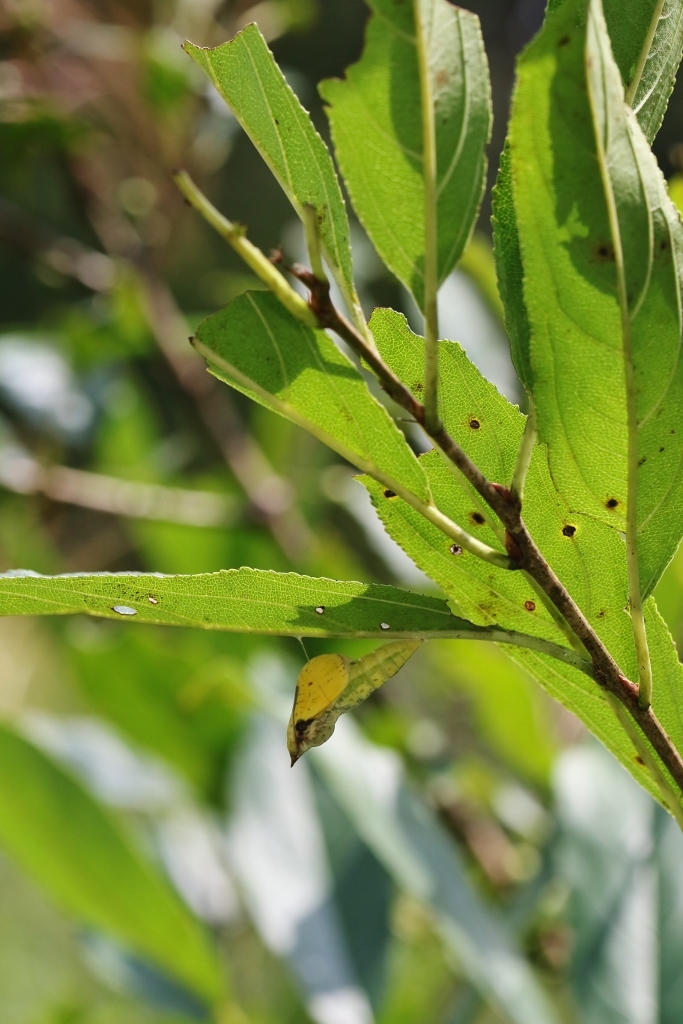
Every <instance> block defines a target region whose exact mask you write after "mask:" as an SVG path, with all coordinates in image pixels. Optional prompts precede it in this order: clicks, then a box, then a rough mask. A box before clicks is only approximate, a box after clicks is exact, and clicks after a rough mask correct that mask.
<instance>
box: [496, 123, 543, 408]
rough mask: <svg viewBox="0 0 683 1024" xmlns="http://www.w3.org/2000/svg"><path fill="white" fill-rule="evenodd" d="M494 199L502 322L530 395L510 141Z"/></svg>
mask: <svg viewBox="0 0 683 1024" xmlns="http://www.w3.org/2000/svg"><path fill="white" fill-rule="evenodd" d="M492 198H493V216H492V218H491V224H492V226H493V252H494V256H495V258H496V273H497V276H498V291H499V292H500V298H501V301H502V303H503V309H504V314H503V321H504V323H505V329H506V330H507V333H508V337H509V339H510V355H511V356H512V362H513V365H514V367H515V370H516V371H517V376H518V377H519V379H520V382H521V383H522V384H523V385H524V387H525V388H526V389H527V391H528V392H531V391H533V374H532V369H531V357H530V354H529V347H530V343H531V341H530V339H531V329H530V327H529V317H528V316H527V311H526V304H525V302H524V266H523V263H522V253H521V250H520V247H519V231H518V229H517V214H516V213H515V197H514V194H513V186H512V168H511V164H510V144H509V141H508V142H506V143H505V148H504V149H503V153H502V155H501V158H500V170H499V171H498V178H497V180H496V184H495V186H494V189H493V197H492Z"/></svg>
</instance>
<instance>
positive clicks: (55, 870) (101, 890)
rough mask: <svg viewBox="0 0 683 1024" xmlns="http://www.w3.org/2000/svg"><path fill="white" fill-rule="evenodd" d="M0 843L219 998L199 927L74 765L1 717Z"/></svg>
mask: <svg viewBox="0 0 683 1024" xmlns="http://www.w3.org/2000/svg"><path fill="white" fill-rule="evenodd" d="M0 844H2V847H3V848H4V849H5V850H6V851H7V853H8V854H10V856H12V857H13V858H14V859H15V860H16V861H17V863H18V864H20V865H21V867H22V868H23V869H24V870H25V871H26V872H28V874H30V875H31V876H32V877H33V878H34V879H35V880H36V881H37V882H38V883H39V884H40V885H42V886H43V888H44V889H46V890H47V892H48V893H49V894H50V895H51V896H52V897H53V898H54V899H55V900H56V902H57V903H58V904H59V905H60V906H61V907H62V908H63V909H64V910H65V911H66V912H67V913H68V914H71V915H73V916H74V917H76V918H77V919H78V920H79V921H80V922H81V923H83V924H85V925H88V926H89V927H94V928H98V929H102V930H103V931H105V932H107V933H109V934H110V935H111V936H112V937H114V938H116V939H117V940H119V941H120V942H122V943H124V944H125V945H126V946H127V947H129V948H130V949H132V950H134V951H135V952H137V953H139V954H141V955H142V956H144V957H146V958H149V960H150V961H152V963H154V964H155V965H156V966H157V967H159V968H161V969H162V970H164V971H166V972H168V973H170V974H171V975H172V976H173V977H175V978H177V979H178V980H179V981H181V982H182V983H184V984H185V985H187V986H189V987H190V988H191V989H192V990H193V991H194V992H196V993H197V994H198V995H200V996H202V997H203V998H204V999H205V1000H207V1001H208V1002H210V1003H212V1002H215V1000H216V999H217V998H218V996H219V995H220V991H221V986H222V982H221V978H220V973H219V970H218V964H217V960H216V959H215V957H214V954H213V952H212V950H211V948H210V946H209V944H208V942H207V940H206V937H205V935H204V933H203V932H202V929H201V928H200V926H199V924H198V923H197V921H196V920H195V919H194V918H193V917H192V916H191V914H190V913H189V911H188V910H187V909H186V908H185V907H184V905H183V904H182V903H181V902H180V900H179V899H178V897H176V896H175V895H174V893H173V892H172V891H171V889H170V888H169V887H168V886H167V885H166V884H165V883H164V882H163V881H162V879H161V878H160V877H159V875H158V874H157V873H156V872H155V871H154V870H153V869H152V867H151V866H150V865H149V864H148V863H147V862H146V861H145V860H143V858H142V857H141V856H140V855H139V854H138V853H137V851H136V850H135V849H134V848H133V847H132V846H131V844H130V842H129V841H128V839H127V838H126V836H125V834H124V833H123V831H122V830H121V829H120V827H119V826H118V825H117V823H116V822H115V821H114V819H112V818H111V817H110V816H109V814H108V813H107V812H106V811H105V810H104V809H103V808H102V806H101V805H100V804H98V803H97V802H96V801H95V800H94V799H93V797H92V796H90V794H89V793H87V792H86V790H84V789H83V788H82V787H81V785H80V784H79V783H78V782H76V781H75V779H74V778H72V777H71V775H69V774H68V773H67V772H65V771H64V770H63V769H62V768H60V767H58V766H57V765H56V764H55V763H54V762H53V761H52V760H50V759H49V758H48V757H47V756H46V755H45V754H43V753H42V752H41V751H40V750H38V749H37V748H36V747H35V746H33V744H31V743H29V742H28V741H27V740H26V739H24V738H23V737H22V736H20V735H19V734H18V733H17V732H15V731H14V730H13V729H11V728H10V727H9V726H7V725H0Z"/></svg>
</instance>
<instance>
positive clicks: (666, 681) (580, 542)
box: [363, 310, 683, 799]
mask: <svg viewBox="0 0 683 1024" xmlns="http://www.w3.org/2000/svg"><path fill="white" fill-rule="evenodd" d="M370 327H371V330H372V332H373V335H374V338H375V341H376V344H377V347H378V349H379V351H380V354H381V355H382V356H383V358H384V359H385V360H386V361H387V362H388V363H389V365H390V366H391V367H392V369H393V370H394V372H395V373H396V374H397V375H398V376H399V377H400V378H401V379H402V380H403V382H404V383H405V384H407V385H408V386H409V387H410V388H411V390H413V391H414V392H415V393H416V394H419V392H420V388H421V386H422V376H421V375H422V374H423V372H424V370H423V361H422V351H423V342H422V339H421V338H419V337H418V336H416V335H414V334H412V332H411V331H410V330H409V328H408V326H407V324H406V322H405V319H404V318H403V317H402V316H400V314H398V313H394V312H393V311H391V310H376V311H375V313H374V314H373V317H372V319H371V321H370ZM439 368H440V382H439V383H440V389H441V395H442V401H443V409H444V422H445V426H446V428H447V430H448V431H449V433H450V434H451V435H452V436H453V437H454V439H455V440H456V441H457V443H458V444H459V445H460V446H461V447H462V448H463V449H464V450H465V451H466V452H467V453H468V455H470V456H471V457H472V458H473V459H474V460H475V461H476V462H477V464H478V465H479V466H480V467H481V469H482V471H483V472H484V473H485V474H486V475H487V476H488V478H489V479H492V480H497V481H498V482H501V483H506V482H507V481H509V480H510V478H511V475H512V469H513V467H514V463H515V453H516V450H517V447H518V445H519V439H520V438H521V434H522V431H523V429H524V417H523V416H522V414H521V413H520V412H519V411H518V410H517V409H516V408H515V407H514V406H512V405H510V403H509V402H507V400H506V399H505V398H504V397H503V396H501V395H500V394H498V392H497V391H496V389H495V388H494V387H493V385H492V384H490V383H489V382H488V381H486V380H485V379H484V378H483V377H482V376H481V374H480V373H479V371H478V370H477V369H476V367H475V366H474V365H473V364H472V363H470V361H469V360H468V359H467V356H466V355H465V353H464V352H463V351H462V349H461V348H460V346H459V345H456V344H454V343H453V342H444V341H442V342H440V344H439ZM473 424H476V426H473ZM420 462H421V463H422V465H423V466H424V468H425V471H426V473H427V476H428V478H429V481H430V486H431V488H432V491H433V493H434V497H435V500H436V501H437V503H438V504H439V507H441V508H443V510H444V511H445V512H446V513H447V514H449V515H450V516H451V518H452V519H454V520H455V521H456V522H462V521H463V517H467V520H466V521H467V523H468V526H469V528H470V529H473V530H476V531H477V536H479V535H480V531H481V535H482V539H485V540H487V541H488V542H490V543H495V541H496V537H495V534H494V533H493V531H492V530H491V528H490V527H489V526H488V525H486V524H483V525H478V524H477V523H476V522H475V521H474V519H473V515H474V513H475V512H477V511H478V506H477V504H476V503H475V498H474V495H473V492H472V491H471V490H470V489H469V486H468V485H467V484H466V483H465V482H464V480H463V479H462V478H460V477H459V476H457V475H454V473H453V472H452V471H451V469H450V468H449V467H447V466H446V465H445V463H444V461H443V460H442V459H441V457H440V456H438V455H437V454H436V453H435V452H430V453H428V454H426V455H423V456H421V458H420ZM363 483H364V484H365V486H366V487H367V488H368V490H369V491H370V494H371V496H372V499H373V502H374V503H375V505H376V507H377V510H378V512H379V515H380V517H381V518H382V521H383V522H384V525H385V527H386V529H387V531H388V532H389V533H390V534H391V536H392V537H393V538H394V539H395V540H396V541H397V542H398V543H399V544H400V545H401V547H403V549H404V551H406V553H407V554H408V555H410V557H411V558H413V559H414V561H415V562H416V563H417V565H419V566H420V568H422V569H423V571H425V572H427V573H428V574H429V575H430V576H432V578H433V579H435V580H436V581H437V582H438V583H439V584H440V585H441V586H442V587H443V589H444V590H445V592H446V593H447V594H448V595H449V597H450V598H451V600H450V605H451V607H452V608H453V609H454V611H457V613H458V614H462V615H465V616H466V617H467V618H468V619H471V621H473V622H476V623H481V624H488V625H489V626H490V625H491V624H493V623H497V624H498V625H499V626H501V627H503V628H505V629H515V630H518V631H520V632H523V633H525V634H530V633H533V634H534V635H536V636H541V637H543V638H545V639H548V640H553V641H554V642H556V643H559V644H563V643H566V639H565V638H564V636H563V635H562V634H561V633H560V632H559V630H558V628H557V626H556V625H555V623H554V621H553V620H552V619H551V618H550V615H549V614H548V613H547V612H546V610H545V608H544V606H543V605H542V603H541V601H540V599H539V598H538V595H537V594H536V593H535V592H534V591H533V589H532V588H531V586H530V583H529V581H528V580H527V578H526V577H525V576H524V575H523V574H521V573H511V572H505V571H504V570H502V569H498V568H497V567H495V566H491V565H489V564H487V563H484V562H482V561H481V560H480V559H478V558H476V557H475V556H473V555H470V554H469V553H468V552H466V551H462V552H459V553H457V554H453V549H452V547H451V546H450V545H449V541H448V538H446V537H444V536H443V535H442V534H441V533H440V532H439V531H438V530H437V529H436V528H435V527H433V526H432V525H431V524H430V523H428V522H426V520H424V519H422V517H420V516H418V515H417V514H416V513H415V512H414V510H413V509H411V508H410V507H409V506H408V505H406V503H405V502H404V501H402V500H401V499H400V498H398V497H395V498H388V499H387V498H385V497H384V495H383V493H382V490H381V488H378V487H377V485H376V484H375V483H374V482H373V481H370V480H367V479H364V480H363ZM482 513H484V514H485V513H486V508H485V507H484V509H482ZM482 513H480V514H482ZM524 520H525V522H526V524H527V526H528V528H529V530H530V532H531V534H532V536H533V537H534V538H535V539H536V541H537V543H538V545H539V547H540V548H541V550H542V552H543V554H544V555H545V557H546V558H547V559H548V561H549V563H550V564H551V566H552V567H553V569H554V570H555V572H556V573H557V574H558V576H559V577H560V579H561V580H562V582H563V583H564V585H565V586H566V587H567V589H568V591H569V593H570V594H571V595H572V597H573V598H574V600H575V601H576V602H577V603H578V605H579V606H580V607H581V609H582V610H583V612H584V614H585V615H586V617H587V618H588V620H589V621H590V623H591V625H592V626H593V628H594V629H595V630H596V632H597V633H598V635H599V636H600V638H601V639H602V640H603V642H604V643H605V644H606V646H607V647H608V649H609V650H610V652H611V654H612V655H613V657H614V658H615V659H616V661H617V662H618V664H619V665H620V667H621V669H622V671H623V672H624V673H625V674H626V675H627V676H628V677H630V678H635V674H636V661H635V654H634V646H633V637H632V631H631V622H630V618H629V616H628V615H627V614H626V613H625V607H626V604H627V600H628V585H627V578H626V564H625V559H624V544H623V541H622V540H621V538H620V537H619V535H618V534H617V533H616V532H615V531H614V530H613V529H612V528H611V527H610V526H609V525H607V524H605V523H602V522H600V521H599V520H597V519H594V518H592V517H590V516H584V515H578V514H576V513H573V512H571V511H570V509H569V508H568V506H567V505H566V503H565V502H564V501H563V500H562V497H561V495H559V494H558V493H557V491H556V489H555V487H554V484H553V478H552V476H551V475H550V472H549V470H548V459H547V450H546V447H545V445H543V444H536V446H535V448H534V453H533V457H532V461H531V466H530V468H529V473H528V476H527V483H526V488H525V499H524ZM529 602H530V603H531V605H533V608H532V609H531V610H530V604H529ZM646 616H647V625H648V637H649V644H650V653H651V658H652V669H653V677H654V696H653V708H654V711H655V713H656V714H657V716H658V717H659V719H660V721H661V723H662V725H663V726H664V728H665V729H666V731H667V732H668V733H669V735H670V736H672V737H675V738H676V742H677V743H678V742H681V743H683V725H682V724H681V721H680V719H681V715H680V712H679V710H678V708H679V706H680V703H681V697H683V693H681V694H680V695H679V694H678V692H677V691H678V686H679V683H680V682H681V673H682V672H683V668H681V667H680V666H678V660H677V658H676V655H675V650H674V647H673V644H672V641H671V638H670V636H669V634H668V632H667V630H666V626H665V625H664V624H663V622H662V620H661V618H660V617H659V616H658V614H657V612H656V608H655V606H654V601H653V600H652V601H649V602H648V603H647V605H646ZM506 653H508V654H510V656H512V657H513V658H514V660H515V661H517V662H518V663H519V664H521V665H523V667H524V668H525V669H526V670H527V671H528V672H529V673H530V674H531V675H532V676H533V677H534V678H535V679H536V680H537V681H538V682H539V683H540V684H541V685H542V686H543V687H544V688H545V689H546V690H547V691H548V692H549V693H550V694H551V696H553V697H554V698H555V699H556V700H558V701H559V702H560V703H561V704H563V705H564V706H565V707H567V708H569V710H570V711H572V712H574V714H576V715H577V716H578V717H579V718H580V719H581V721H583V722H584V723H585V725H586V726H587V727H588V728H589V729H590V730H591V731H592V732H593V733H594V734H595V735H596V736H597V737H598V738H599V739H600V740H601V741H602V742H603V743H604V744H605V746H606V747H607V748H608V749H609V750H610V751H611V752H612V753H613V754H614V756H615V757H617V758H618V759H619V760H620V761H621V763H622V764H623V765H624V766H625V767H626V768H627V769H628V770H629V771H630V772H631V773H632V774H633V775H634V777H635V778H636V779H637V780H638V781H639V782H640V783H641V784H642V785H644V786H645V787H646V788H647V789H649V791H650V792H651V793H652V794H653V795H654V796H655V797H656V798H657V799H661V794H660V793H659V791H658V789H657V788H656V786H655V785H654V783H653V782H652V780H651V778H650V776H649V774H648V772H647V771H646V770H645V768H644V766H642V765H641V764H640V763H639V761H637V760H636V751H635V750H634V748H633V745H632V743H631V740H630V739H629V737H628V736H627V735H626V733H625V732H624V730H623V727H622V726H621V724H620V722H619V721H618V719H617V718H616V716H615V714H614V712H613V710H612V708H611V706H610V705H609V704H608V703H607V701H606V699H605V697H604V695H603V693H602V691H601V690H600V688H599V686H598V685H597V684H596V683H595V682H594V681H593V680H591V679H590V678H588V676H586V675H584V674H583V673H581V672H579V671H577V670H576V669H575V668H572V667H570V666H567V665H564V664H562V663H561V662H559V661H557V660H556V659H551V658H548V657H547V656H546V655H544V654H541V653H539V652H536V651H530V650H524V651H523V650H521V648H514V649H508V648H506ZM679 738H680V739H679Z"/></svg>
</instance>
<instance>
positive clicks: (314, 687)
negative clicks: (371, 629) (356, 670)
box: [287, 654, 351, 764]
mask: <svg viewBox="0 0 683 1024" xmlns="http://www.w3.org/2000/svg"><path fill="white" fill-rule="evenodd" d="M350 664H351V659H350V658H344V657H343V656H342V655H341V654H320V655H319V656H318V657H317V658H311V660H310V661H307V662H306V664H305V665H304V667H303V668H302V669H301V672H300V673H299V678H298V679H297V681H296V690H295V692H294V707H293V708H292V715H291V718H290V720H289V726H288V727H287V747H288V749H289V753H290V755H291V758H292V764H294V763H295V762H296V761H297V760H298V758H300V757H301V755H302V754H303V753H304V751H305V750H307V749H308V747H309V746H311V747H312V746H317V745H318V743H313V742H311V739H312V736H311V735H310V734H311V733H313V735H317V723H319V722H320V719H321V716H323V715H324V714H325V712H326V711H328V710H329V709H330V708H331V707H333V705H334V702H335V701H336V700H337V698H338V697H339V696H340V695H341V694H342V693H343V692H344V690H345V689H346V687H347V686H348V682H349V665H350ZM335 721H336V719H335ZM333 729H334V723H332V729H330V732H329V734H328V735H331V734H332V730H333ZM325 739H327V736H325ZM318 742H319V743H323V742H324V739H321V740H319V741H318Z"/></svg>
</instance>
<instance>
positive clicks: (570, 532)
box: [562, 523, 576, 537]
mask: <svg viewBox="0 0 683 1024" xmlns="http://www.w3.org/2000/svg"><path fill="white" fill-rule="evenodd" d="M562 533H563V535H564V536H565V537H573V536H574V534H575V533H576V527H575V526H572V525H571V524H570V523H567V525H566V526H563V527H562Z"/></svg>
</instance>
